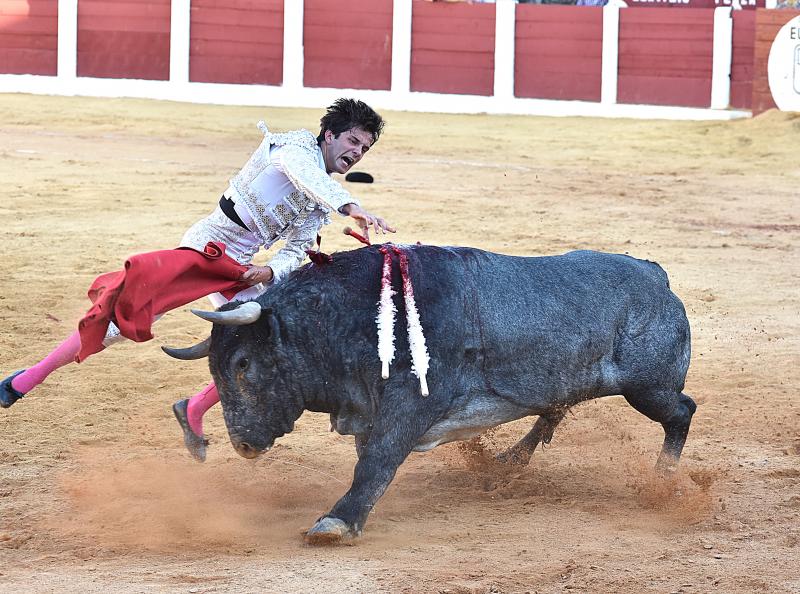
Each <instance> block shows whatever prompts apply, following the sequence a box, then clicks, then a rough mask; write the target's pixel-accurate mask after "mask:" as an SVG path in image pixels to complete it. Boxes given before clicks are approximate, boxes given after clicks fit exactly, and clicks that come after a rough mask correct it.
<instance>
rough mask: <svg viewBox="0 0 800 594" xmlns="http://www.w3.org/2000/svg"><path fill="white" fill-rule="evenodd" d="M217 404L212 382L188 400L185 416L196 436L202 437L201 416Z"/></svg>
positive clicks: (217, 395) (215, 391) (216, 394)
mask: <svg viewBox="0 0 800 594" xmlns="http://www.w3.org/2000/svg"><path fill="white" fill-rule="evenodd" d="M217 402H219V393H218V392H217V387H216V386H215V385H214V382H211V383H210V384H208V385H207V386H206V387H205V388H203V389H202V390H200V391H199V392H198V393H197V394H195V395H194V396H192V397H191V398H190V399H189V405H188V406H187V409H186V413H187V414H186V416H187V418H188V419H189V427H191V428H192V431H194V432H195V433H196V434H197V435H203V415H204V414H206V411H207V410H208V409H209V408H211V407H212V406H214V405H215V404H216V403H217Z"/></svg>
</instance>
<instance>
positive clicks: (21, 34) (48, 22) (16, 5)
mask: <svg viewBox="0 0 800 594" xmlns="http://www.w3.org/2000/svg"><path fill="white" fill-rule="evenodd" d="M57 67H58V0H3V1H2V2H0V74H43V75H50V76H54V75H55V74H56V70H57Z"/></svg>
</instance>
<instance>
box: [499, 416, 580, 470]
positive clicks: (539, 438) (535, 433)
mask: <svg viewBox="0 0 800 594" xmlns="http://www.w3.org/2000/svg"><path fill="white" fill-rule="evenodd" d="M565 414H567V409H564V410H561V411H558V412H553V413H550V414H547V415H542V416H540V417H539V418H538V419H537V420H536V423H534V425H533V429H531V430H530V431H529V432H528V434H527V435H526V436H525V437H523V438H522V439H520V440H519V441H518V442H517V443H515V444H514V445H513V446H511V447H510V448H508V449H507V450H506V451H505V452H501V453H500V454H498V455H497V460H498V461H500V462H503V463H505V464H518V465H520V466H526V465H527V464H528V463H529V462H530V461H531V456H533V452H534V450H536V446H538V445H539V444H540V443H543V444H545V443H550V440H551V439H553V431H555V429H556V426H557V425H558V424H559V423H560V422H561V419H563V418H564V415H565Z"/></svg>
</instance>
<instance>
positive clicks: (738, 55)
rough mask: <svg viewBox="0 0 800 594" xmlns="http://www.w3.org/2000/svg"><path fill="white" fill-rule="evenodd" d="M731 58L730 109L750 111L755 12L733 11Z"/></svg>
mask: <svg viewBox="0 0 800 594" xmlns="http://www.w3.org/2000/svg"><path fill="white" fill-rule="evenodd" d="M732 15H733V52H732V56H731V101H730V103H731V107H735V108H736V109H750V105H752V100H753V48H754V45H755V31H756V11H755V10H734V11H733V12H732Z"/></svg>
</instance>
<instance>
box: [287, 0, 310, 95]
mask: <svg viewBox="0 0 800 594" xmlns="http://www.w3.org/2000/svg"><path fill="white" fill-rule="evenodd" d="M304 10H305V7H304V2H303V0H283V87H284V88H289V89H296V90H299V89H302V88H303V69H304V67H305V56H304V55H303V14H304Z"/></svg>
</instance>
